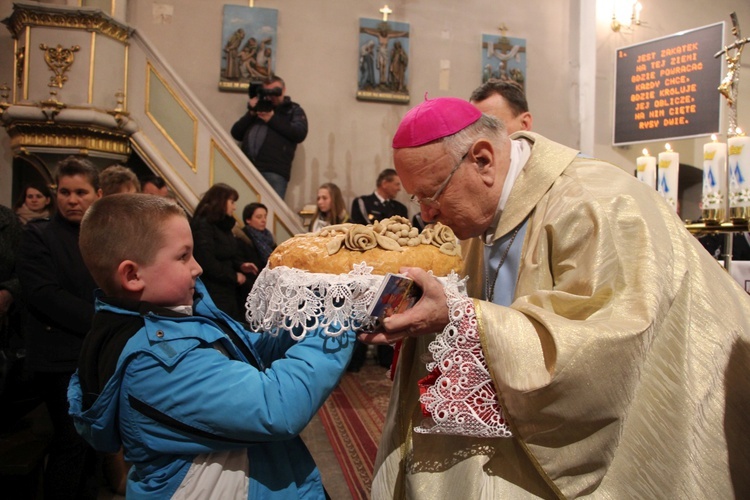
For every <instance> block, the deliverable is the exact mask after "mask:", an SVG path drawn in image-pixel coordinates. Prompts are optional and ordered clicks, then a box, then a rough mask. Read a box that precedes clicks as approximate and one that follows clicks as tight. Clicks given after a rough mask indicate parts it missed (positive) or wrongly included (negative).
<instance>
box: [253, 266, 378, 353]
mask: <svg viewBox="0 0 750 500" xmlns="http://www.w3.org/2000/svg"><path fill="white" fill-rule="evenodd" d="M371 273H372V267H370V266H367V265H366V264H365V263H362V264H358V265H355V266H354V269H353V270H352V271H350V272H349V273H348V274H324V273H309V272H307V271H301V270H299V269H293V268H290V267H284V266H279V267H274V268H273V269H269V268H268V267H266V268H265V269H263V271H261V273H260V274H259V275H258V278H257V279H256V281H255V285H254V286H253V291H252V292H250V295H248V297H247V300H246V302H245V309H246V313H245V318H246V319H247V321H248V323H250V327H251V328H252V329H253V330H256V331H263V332H268V333H271V334H273V335H278V334H280V333H289V334H290V335H291V336H292V338H294V339H295V340H302V339H303V338H305V336H306V335H307V334H308V333H309V332H312V331H314V330H317V329H318V328H321V329H322V331H323V332H324V333H325V334H327V335H330V336H333V337H335V336H338V335H341V334H342V333H343V332H344V331H346V330H367V329H371V328H373V327H374V326H375V320H374V319H373V318H371V317H370V316H369V315H368V314H367V309H368V307H369V305H370V302H372V300H373V298H374V297H375V293H376V292H377V291H378V288H379V287H380V283H381V282H382V281H383V276H379V275H373V274H371Z"/></svg>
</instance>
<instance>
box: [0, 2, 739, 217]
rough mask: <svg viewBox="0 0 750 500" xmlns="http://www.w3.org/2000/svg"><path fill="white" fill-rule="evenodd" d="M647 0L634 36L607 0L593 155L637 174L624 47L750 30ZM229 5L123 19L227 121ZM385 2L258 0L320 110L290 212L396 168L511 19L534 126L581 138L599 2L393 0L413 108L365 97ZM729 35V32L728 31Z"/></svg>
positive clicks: (241, 101) (283, 71) (289, 78)
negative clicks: (364, 69) (521, 48)
mask: <svg viewBox="0 0 750 500" xmlns="http://www.w3.org/2000/svg"><path fill="white" fill-rule="evenodd" d="M641 1H642V3H643V4H644V9H643V14H642V17H643V19H644V21H645V24H644V25H643V26H641V27H639V28H637V29H636V30H635V31H634V32H632V33H630V34H626V33H622V32H621V33H614V32H612V31H611V30H610V29H609V21H610V19H609V18H610V16H611V8H610V7H609V4H608V2H606V0H596V8H597V12H598V15H597V29H596V77H595V78H596V82H595V86H594V88H595V101H594V102H595V108H596V109H595V113H594V116H595V118H594V121H595V123H594V130H595V137H594V141H593V142H594V151H586V153H589V154H593V155H594V156H597V157H599V158H602V159H605V160H609V161H612V162H614V163H616V164H620V166H622V167H623V168H624V169H625V170H628V171H632V170H633V168H634V167H633V166H634V165H635V158H636V157H637V156H638V155H639V152H640V150H641V149H642V148H643V147H648V148H649V149H650V150H652V151H658V150H660V148H661V147H662V146H663V144H661V143H659V144H645V145H644V146H641V145H637V146H632V147H630V148H613V147H612V146H611V136H612V123H613V119H612V116H613V112H614V110H613V109H612V102H613V83H612V79H613V73H614V53H615V50H616V48H618V47H623V46H627V45H632V44H634V43H639V42H642V41H646V40H650V39H653V38H659V37H663V36H666V35H670V34H673V33H675V32H677V31H680V30H686V29H691V28H696V27H700V26H705V25H707V24H711V23H715V22H718V21H728V20H729V13H730V12H731V11H732V10H736V11H737V14H738V16H739V18H740V22H741V23H743V22H744V24H745V26H744V34H745V36H747V35H748V34H750V2H736V1H730V0H714V1H712V2H705V1H703V0H679V1H677V0H671V1H656V0H641ZM57 3H59V2H57ZM228 3H233V4H237V5H244V6H247V5H248V2H247V1H236V2H232V1H228V0H222V1H220V2H219V1H212V0H131V1H130V2H128V8H127V19H126V20H125V22H127V24H129V25H130V26H132V27H134V28H136V29H137V30H139V31H140V32H141V33H142V34H144V35H145V36H146V37H147V38H148V39H150V40H151V42H152V43H153V44H154V45H155V47H156V49H157V50H158V51H159V52H160V53H162V54H163V55H164V56H166V58H167V60H168V61H170V63H171V64H172V65H173V67H174V68H175V70H176V71H177V73H178V74H179V75H180V76H181V77H182V79H183V80H184V81H185V82H187V83H188V85H189V86H190V87H191V90H192V91H193V92H194V93H195V94H196V95H197V96H198V97H199V98H200V99H201V100H202V101H203V102H204V104H205V105H206V107H207V108H208V109H209V110H211V111H212V112H213V113H214V115H215V117H216V119H217V121H218V122H219V123H220V124H221V125H223V126H224V127H225V128H226V129H227V130H229V128H231V126H232V124H233V123H234V121H235V120H236V119H237V118H238V117H239V116H240V115H241V114H242V113H243V112H244V109H245V96H244V94H238V93H226V92H220V91H219V90H218V80H219V67H220V56H221V48H222V47H221V33H220V30H221V23H222V9H223V6H224V5H225V4H228ZM383 3H384V2H383V1H382V0H357V1H352V0H321V1H316V2H304V1H300V0H258V1H256V2H255V5H256V6H258V7H265V8H274V9H278V10H279V25H278V37H279V40H278V48H277V53H276V70H277V72H278V74H279V75H281V76H282V77H283V78H284V79H285V80H286V82H287V91H288V94H289V95H290V96H291V97H292V99H294V100H295V101H297V102H299V103H300V104H301V105H302V106H303V107H304V109H305V110H306V112H307V114H308V118H309V121H310V134H309V136H308V138H307V140H306V141H305V142H304V143H303V144H302V145H301V146H300V147H299V148H298V152H297V158H296V160H295V163H294V168H293V173H292V181H291V184H290V187H289V192H288V193H287V198H286V201H287V203H288V204H289V205H290V207H291V208H292V209H294V210H298V209H300V208H301V207H302V206H303V205H304V204H306V203H312V202H314V199H315V193H316V191H317V186H318V185H320V184H322V183H323V182H328V181H332V182H335V183H337V184H338V185H339V186H340V187H341V188H342V191H343V192H344V196H345V198H346V199H347V201H349V200H351V199H352V198H353V197H354V196H357V195H359V194H363V193H368V192H370V191H372V189H373V187H374V183H375V178H376V176H377V173H378V172H379V171H380V170H382V169H383V168H386V167H390V166H392V161H391V150H390V141H391V137H392V135H393V132H394V131H395V128H396V126H397V124H398V122H399V120H400V119H401V117H402V116H403V115H404V113H405V112H406V111H407V110H408V109H409V108H410V107H411V106H413V105H416V104H418V103H419V102H421V100H422V98H423V95H424V93H425V92H429V95H430V96H432V97H438V96H445V95H452V96H459V97H464V98H467V97H468V96H469V94H470V93H471V91H472V90H473V89H474V88H475V87H476V86H477V85H479V83H480V48H479V46H480V43H481V35H482V34H483V33H486V34H499V33H500V31H499V30H498V27H499V26H500V25H501V24H505V25H506V26H507V27H508V29H509V31H508V32H507V35H508V36H512V37H519V38H525V39H526V40H527V94H528V100H529V103H530V106H531V111H532V113H533V115H534V130H535V131H537V132H540V133H542V134H544V135H546V136H548V137H550V138H551V139H553V140H556V141H559V142H562V143H565V144H568V145H570V146H573V147H578V146H579V145H580V143H581V137H580V135H579V130H581V128H582V127H581V123H580V119H579V103H578V99H579V96H578V88H579V83H578V68H579V66H580V64H579V62H578V61H577V57H578V54H579V49H578V45H579V40H580V38H579V28H578V25H579V13H578V10H579V8H581V6H583V8H585V6H586V5H590V4H591V2H590V1H586V0H555V1H551V0H505V1H493V2H489V1H486V0H481V1H479V0H474V1H468V2H455V1H453V0H451V1H448V0H408V1H407V0H398V1H395V2H389V5H390V7H391V8H392V9H393V11H394V12H393V14H392V15H391V19H392V20H396V21H400V22H407V23H409V24H410V28H411V34H410V59H409V65H410V69H409V71H410V82H409V84H410V90H411V103H410V104H409V105H408V106H404V105H396V104H386V103H373V102H362V101H357V100H356V99H355V92H356V81H357V63H358V50H357V43H358V33H357V31H358V26H359V18H360V17H367V18H376V19H377V18H379V17H380V14H379V12H378V9H380V8H381V7H382V5H383ZM154 4H160V5H164V4H169V5H172V6H173V8H174V16H173V18H172V22H171V24H159V23H156V22H155V21H154V19H153V16H152V9H153V5H154ZM11 11H12V0H0V17H2V18H5V17H7V16H9V15H10V13H11ZM584 18H585V16H584ZM445 34H447V37H446V36H445ZM729 36H730V35H729V29H727V37H728V39H729ZM583 43H591V42H589V41H587V40H584V42H583ZM584 53H586V51H585V50H584ZM11 58H12V40H11V39H10V35H9V33H8V31H7V30H6V29H0V82H10V81H11V72H10V70H11V64H10V63H11ZM441 60H448V61H450V68H451V70H450V77H449V85H450V86H449V89H448V90H440V89H439V85H438V82H439V80H438V77H439V68H440V61H441ZM748 65H750V53H748V52H746V54H745V61H744V64H743V71H742V76H743V77H744V79H750V69H748ZM585 83H587V84H590V83H591V82H585ZM740 94H741V99H740V105H739V111H740V125H742V123H743V118H742V117H743V116H750V102H748V101H750V97H748V96H749V95H750V83H748V82H746V83H744V84H743V85H741V86H740ZM743 111H744V112H745V115H743ZM584 119H585V118H584ZM744 123H748V120H745V121H744ZM584 125H589V126H590V125H591V124H590V123H588V122H587V123H585V124H584ZM745 127H746V128H750V125H745ZM725 128H726V127H725ZM583 129H584V130H585V129H586V127H585V126H584V127H583ZM8 142H9V141H8V138H7V134H6V133H5V131H4V130H3V131H0V203H9V196H10V193H9V191H10V187H9V182H8V180H9V173H8V171H9V168H8V166H9V165H10V152H9V144H8ZM703 142H705V141H704V140H701V139H697V140H684V141H676V142H674V147H675V148H676V149H677V151H678V152H679V153H680V156H681V161H682V162H684V163H690V164H694V165H701V162H700V154H701V151H702V150H701V145H702V143H703ZM401 199H402V201H404V200H406V196H405V194H403V193H402V196H401ZM240 202H241V200H240Z"/></svg>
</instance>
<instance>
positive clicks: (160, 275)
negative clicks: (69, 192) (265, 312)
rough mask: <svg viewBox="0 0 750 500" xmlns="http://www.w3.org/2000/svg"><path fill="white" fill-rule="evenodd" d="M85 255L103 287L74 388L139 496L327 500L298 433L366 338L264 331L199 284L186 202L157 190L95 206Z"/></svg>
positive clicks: (86, 417) (92, 431)
mask: <svg viewBox="0 0 750 500" xmlns="http://www.w3.org/2000/svg"><path fill="white" fill-rule="evenodd" d="M80 246H81V253H82V254H83V258H84V261H85V263H86V265H87V266H88V267H89V269H90V270H91V273H92V275H93V276H94V279H95V280H96V282H97V284H98V285H99V286H100V287H101V288H102V290H103V292H104V295H100V296H99V297H98V300H97V302H96V314H95V316H94V322H93V327H92V330H91V332H90V333H89V334H88V335H87V337H86V339H85V341H84V345H83V348H82V351H81V360H80V364H79V370H78V372H76V374H75V375H74V376H73V378H72V380H71V385H70V389H69V393H68V397H69V402H70V413H71V415H72V416H73V418H74V420H75V422H76V427H77V429H78V431H79V432H80V433H81V435H82V436H84V437H85V438H86V440H87V441H89V442H90V443H91V444H92V445H93V446H94V447H95V448H96V449H98V450H102V451H109V452H113V451H116V450H117V449H118V448H119V447H120V444H122V446H123V448H124V450H125V459H126V460H127V461H128V462H130V463H132V464H133V467H132V468H131V470H130V474H129V477H128V485H127V496H128V497H131V496H133V497H137V498H142V497H153V498H209V497H210V498H253V499H256V498H324V497H325V496H326V494H325V492H324V489H323V484H322V482H321V478H320V473H319V472H318V469H317V467H316V466H315V463H314V461H313V459H312V457H311V455H310V453H309V452H308V450H307V448H306V447H305V445H304V443H303V442H302V440H301V439H300V437H299V436H298V434H299V433H300V432H301V431H302V430H303V429H304V427H305V426H306V425H307V423H308V422H309V421H310V419H312V417H313V416H314V415H315V413H316V412H317V411H318V409H319V408H320V406H321V405H322V404H323V402H324V401H325V399H326V397H327V396H328V395H329V393H330V392H331V391H332V390H333V388H334V387H335V386H336V384H337V383H338V381H339V379H340V377H341V375H342V374H343V372H344V370H345V368H346V365H347V363H348V361H349V358H350V356H351V349H352V345H353V343H354V333H353V332H352V331H346V332H344V333H342V335H341V336H338V337H329V336H326V335H325V334H323V333H316V334H312V335H310V334H308V335H307V336H306V337H305V338H304V339H303V340H301V341H299V342H295V341H294V340H292V339H291V338H290V336H288V335H279V336H276V337H274V336H271V335H261V334H256V333H251V332H248V331H246V330H244V329H243V327H242V325H241V324H240V323H238V322H236V321H234V320H233V319H232V318H230V317H229V316H228V315H227V314H225V313H223V312H221V311H220V310H219V309H218V308H217V307H216V306H215V305H214V303H213V301H212V300H211V298H210V297H209V296H208V294H207V293H206V289H205V287H204V286H203V284H202V283H201V281H200V280H199V279H198V276H199V275H200V274H201V267H200V266H199V265H198V263H197V262H196V261H195V259H194V258H193V240H192V237H191V233H190V226H189V225H188V222H187V219H186V217H185V214H184V212H183V210H182V209H181V208H180V207H179V206H177V205H176V204H175V203H174V202H173V201H171V200H169V199H167V198H161V197H157V196H150V195H132V194H118V195H112V196H109V197H105V198H102V199H101V200H100V201H99V202H97V203H96V204H94V206H92V207H91V209H90V210H89V211H88V213H87V214H86V217H85V218H84V220H83V223H82V224H81V235H80Z"/></svg>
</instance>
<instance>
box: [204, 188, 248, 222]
mask: <svg viewBox="0 0 750 500" xmlns="http://www.w3.org/2000/svg"><path fill="white" fill-rule="evenodd" d="M239 197H240V195H239V193H238V192H237V190H236V189H234V188H233V187H232V186H230V185H228V184H224V183H223V182H217V183H216V184H214V185H213V186H211V187H210V188H209V189H208V191H206V194H204V195H203V198H201V201H200V202H198V206H197V207H195V213H194V214H193V218H198V217H203V218H205V219H206V220H208V221H209V222H218V221H220V220H221V219H223V218H224V216H226V215H227V200H230V199H231V200H234V201H237V200H238V199H239Z"/></svg>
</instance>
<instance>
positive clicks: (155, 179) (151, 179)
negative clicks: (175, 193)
mask: <svg viewBox="0 0 750 500" xmlns="http://www.w3.org/2000/svg"><path fill="white" fill-rule="evenodd" d="M146 184H153V185H154V186H156V188H157V189H162V188H163V187H164V186H166V185H167V183H166V181H165V180H164V179H162V178H161V177H159V176H158V175H149V176H148V177H144V178H143V180H142V181H141V186H144V185H146Z"/></svg>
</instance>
